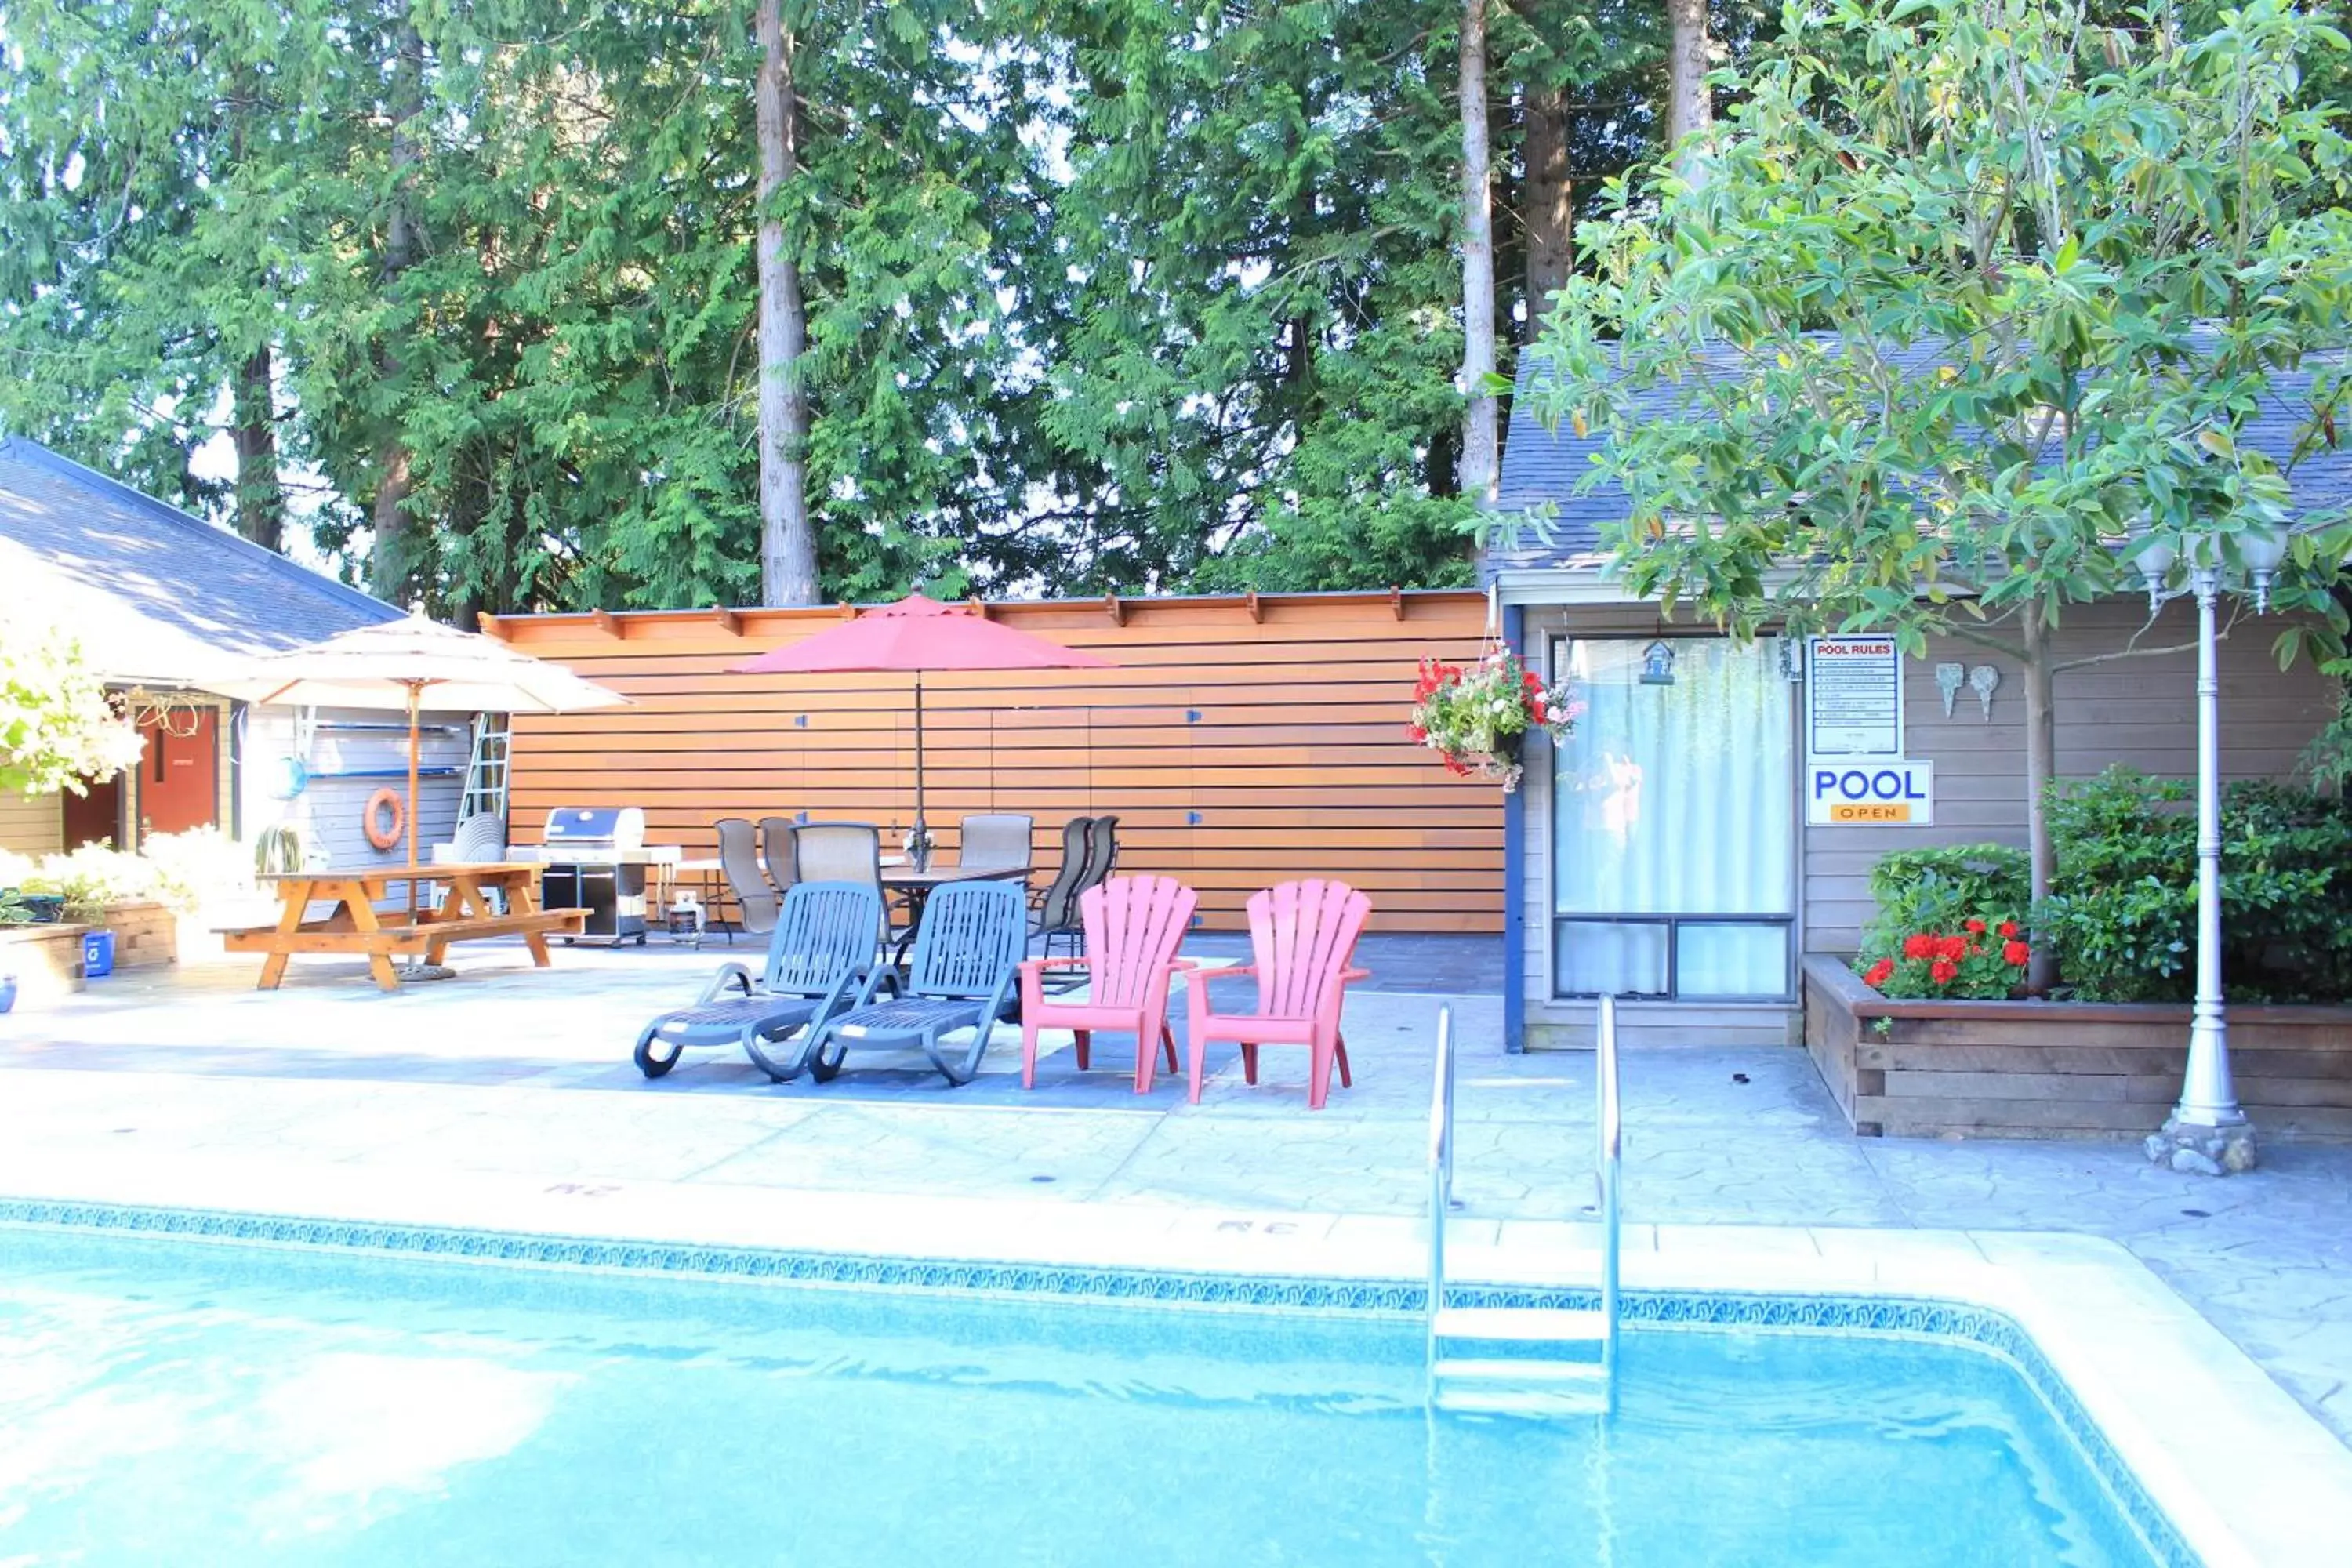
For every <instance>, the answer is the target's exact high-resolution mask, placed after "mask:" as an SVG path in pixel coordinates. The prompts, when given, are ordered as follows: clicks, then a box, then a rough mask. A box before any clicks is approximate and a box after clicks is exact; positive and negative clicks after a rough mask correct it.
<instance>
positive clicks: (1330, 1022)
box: [1184, 879, 1372, 1110]
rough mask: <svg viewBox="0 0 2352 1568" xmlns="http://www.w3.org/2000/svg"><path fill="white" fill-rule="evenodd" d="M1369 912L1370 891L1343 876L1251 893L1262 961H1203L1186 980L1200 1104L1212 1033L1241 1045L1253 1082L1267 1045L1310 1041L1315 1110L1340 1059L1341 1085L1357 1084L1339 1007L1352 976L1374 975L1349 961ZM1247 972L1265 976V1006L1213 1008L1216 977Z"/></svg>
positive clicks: (1260, 982) (1310, 1099)
mask: <svg viewBox="0 0 2352 1568" xmlns="http://www.w3.org/2000/svg"><path fill="white" fill-rule="evenodd" d="M1371 912H1372V901H1371V900H1370V899H1368V898H1366V897H1364V895H1363V894H1361V893H1360V892H1358V891H1356V890H1355V889H1353V888H1350V887H1349V886H1348V885H1347V884H1346V883H1344V882H1326V881H1321V880H1315V879H1310V880H1307V881H1304V882H1285V883H1283V884H1281V885H1280V886H1279V887H1275V888H1269V889H1266V890H1265V891H1264V892H1260V893H1253V894H1251V895H1250V901H1249V927H1250V953H1251V956H1252V958H1253V959H1254V960H1255V962H1254V963H1251V964H1250V965H1249V966H1248V967H1247V968H1244V969H1203V970H1202V971H1200V972H1199V973H1196V974H1195V975H1194V976H1193V977H1192V984H1189V985H1187V986H1186V987H1185V988H1184V1007H1185V1025H1186V1028H1185V1034H1186V1041H1185V1044H1186V1046H1187V1047H1188V1049H1189V1050H1190V1051H1191V1053H1192V1103H1193V1104H1195V1105H1198V1104H1200V1103H1201V1066H1202V1057H1203V1056H1204V1055H1205V1053H1206V1052H1207V1050H1208V1047H1209V1042H1210V1041H1212V1040H1230V1041H1232V1042H1233V1043H1234V1044H1235V1045H1237V1046H1239V1047H1241V1048H1242V1076H1243V1077H1244V1079H1247V1080H1248V1081H1249V1082H1251V1083H1255V1082H1257V1051H1258V1047H1260V1046H1305V1047H1307V1049H1308V1051H1309V1053H1310V1056H1309V1059H1308V1063H1307V1109H1308V1110H1322V1109H1323V1101H1324V1100H1325V1099H1326V1098H1327V1097H1328V1095H1329V1093H1330V1089H1331V1068H1332V1067H1333V1066H1334V1065H1335V1064H1336V1065H1337V1066H1338V1067H1339V1082H1340V1084H1341V1085H1342V1086H1344V1087H1348V1088H1353V1087H1354V1085H1355V1081H1356V1080H1355V1079H1354V1078H1353V1077H1352V1076H1351V1075H1350V1074H1349V1071H1348V1042H1347V1040H1346V1039H1345V1038H1344V1037H1342V1036H1341V1035H1340V1033H1339V1008H1340V1005H1341V1004H1342V1003H1343V1002H1344V1001H1345V1000H1346V996H1347V990H1348V984H1349V982H1350V981H1354V980H1362V979H1365V978H1366V977H1367V976H1366V974H1365V972H1364V971H1363V970H1360V969H1355V968H1351V967H1349V959H1350V958H1351V957H1352V956H1353V954H1354V952H1355V950H1356V939H1357V938H1358V937H1360V936H1361V935H1362V934H1363V931H1364V921H1365V920H1366V919H1367V918H1369V917H1370V914H1371ZM1244 975H1246V976H1248V977H1249V978H1251V979H1254V980H1255V981H1256V982H1257V1011H1256V1012H1255V1013H1212V1012H1211V1011H1209V989H1210V986H1211V985H1212V984H1214V983H1216V982H1218V981H1221V980H1228V979H1235V978H1239V977H1241V976H1244Z"/></svg>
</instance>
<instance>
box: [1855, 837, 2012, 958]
mask: <svg viewBox="0 0 2352 1568" xmlns="http://www.w3.org/2000/svg"><path fill="white" fill-rule="evenodd" d="M1870 896H1871V898H1872V899H1873V900H1875V901H1876V903H1877V906H1878V912H1877V914H1876V915H1874V917H1873V918H1872V920H1871V922H1870V925H1869V927H1868V929H1867V930H1865V931H1864V933H1863V950H1864V952H1866V953H1872V954H1883V953H1885V952H1892V951H1893V950H1895V948H1896V947H1898V946H1899V945H1900V944H1901V943H1902V941H1903V939H1904V937H1906V936H1907V935H1909V934H1911V933H1913V932H1915V931H1958V930H1959V929H1961V923H1962V922H1963V921H1967V920H1969V918H1970V917H1977V918H1982V919H1988V920H1990V921H1991V922H1992V923H1993V924H1994V925H1996V926H1998V924H1999V923H2000V921H2004V920H2015V919H2018V918H2020V917H2021V916H2022V915H2023V913H2024V911H2025V908H2026V905H2027V904H2028V903H2029V902H2030V901H2031V895H2030V894H2029V892H2028V891H2027V883H2026V860H2025V851H2023V850H2022V849H2017V848H2012V847H2010V846H2009V845H2006V844H1956V845H1951V846H1948V847H1939V848H1934V849H1900V850H1896V851H1895V852H1894V853H1892V854H1888V855H1882V856H1880V857H1879V858H1878V860H1877V862H1876V863H1875V864H1874V865H1873V866H1872V867H1871V868H1870Z"/></svg>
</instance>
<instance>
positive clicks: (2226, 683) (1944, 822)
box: [1519, 600, 2333, 1046]
mask: <svg viewBox="0 0 2352 1568" xmlns="http://www.w3.org/2000/svg"><path fill="white" fill-rule="evenodd" d="M1526 617H1527V618H1526V627H1527V639H1528V656H1529V658H1531V659H1533V658H1541V657H1542V656H1543V653H1544V650H1545V649H1546V648H1547V647H1549V639H1550V638H1551V637H1553V636H1554V635H1557V634H1559V633H1563V632H1569V633H1573V634H1576V635H1582V636H1590V637H1642V636H1650V635H1656V634H1659V633H1663V632H1666V631H1671V630H1676V629H1680V630H1683V631H1685V632H1686V631H1688V630H1689V629H1690V628H1689V627H1688V626H1682V627H1679V628H1677V627H1675V626H1672V625H1671V624H1669V623H1667V622H1665V621H1664V620H1662V619H1661V618H1659V616H1657V615H1655V614H1654V612H1650V611H1646V610H1644V609H1643V608H1642V607H1640V606H1632V605H1605V606H1601V605H1594V606H1587V605H1528V607H1527V612H1526ZM2146 621H2147V605H2146V603H2145V601H2141V600H2115V601H2110V602H2107V603H2104V604H2099V605H2079V606H2076V607H2074V609H2072V610H2070V611H2069V612H2068V615H2067V616H2066V619H2065V621H2064V623H2063V626H2062V627H2061V628H2060V631H2059V634H2058V639H2057V642H2058V649H2059V656H2060V658H2062V659H2067V658H2084V657H2086V656H2089V655H2093V654H2100V653H2107V652H2112V651H2115V650H2117V649H2119V648H2122V647H2126V646H2127V645H2129V644H2130V643H2131V642H2132V641H2133V638H2134V636H2135V634H2137V641H2138V646H2140V647H2147V648H2172V647H2177V646H2178V645H2180V644H2185V643H2189V642H2191V641H2193V639H2194V637H2195V635H2196V618H2195V609H2194V607H2193V606H2191V605H2182V604H2179V603H2175V604H2172V605H2167V606H2166V608H2165V611H2164V613H2163V614H2162V615H2161V616H2159V617H2158V620H2157V622H2156V623H2155V625H2153V626H2147V627H2146V629H2145V630H2142V627H2143V626H2144V624H2145V623H2146ZM2282 625H2283V623H2281V622H2280V621H2278V620H2276V619H2274V618H2270V619H2265V618H2258V617H2256V616H2252V614H2247V615H2244V616H2241V617H2240V619H2239V621H2238V623H2237V626H2236V627H2235V629H2234V630H2233V631H2232V633H2231V635H2230V636H2229V637H2228V638H2227V639H2226V640H2224V641H2223V642H2222V644H2221V767H2222V772H2223V773H2224V775H2225V776H2227V777H2230V778H2274V777H2279V776H2283V775H2284V774H2286V773H2291V772H2292V771H2293V770H2294V765H2295V761H2296V759H2297V758H2298V757H2299V756H2300V755H2301V754H2302V752H2303V750H2304V748H2305V746H2306V745H2308V744H2309V743H2310V742H2311V738H2312V737H2313V735H2315V733H2316V732H2317V731H2318V730H2319V727H2320V726H2321V725H2322V724H2323V723H2325V722H2326V719H2327V716H2328V713H2329V712H2330V710H2331V703H2332V700H2333V694H2332V690H2331V689H2330V686H2329V683H2328V682H2327V681H2326V680H2325V679H2323V678H2321V676H2320V675H2319V674H2318V672H2317V671H2316V670H2315V669H2314V668H2312V667H2311V665H2310V664H2309V662H2308V661H2305V662H2303V663H2299V664H2298V665H2297V666H2296V668H2294V669H2292V670H2289V671H2285V672H2284V673H2283V672H2281V671H2280V669H2279V668H2278V665H2277V661H2276V659H2275V658H2274V657H2273V654H2272V651H2271V644H2272V640H2273V637H2275V636H2276V635H2277V634H2278V632H2279V631H2280V630H2281V629H2282ZM1939 662H1954V663H1959V664H1963V665H1966V666H1968V667H1969V668H1975V667H1976V666H1978V665H1980V664H1990V665H1991V666H1992V667H1993V668H1996V669H1998V670H2000V678H2001V679H2000V687H1999V688H1998V689H1996V690H1995V691H1994V693H1993V701H1992V717H1991V719H1990V721H1987V720H1986V719H1985V718H1984V716H1983V710H1982V708H1981V707H1980V706H1979V703H1978V701H1977V698H1976V695H1975V693H1974V692H1972V691H1969V690H1968V689H1966V688H1965V687H1964V688H1963V689H1961V691H1960V693H1959V695H1958V698H1957V700H1955V701H1954V703H1953V707H1952V716H1951V717H1950V718H1948V719H1947V718H1946V717H1945V716H1944V703H1943V697H1942V694H1941V693H1940V692H1938V691H1937V689H1936V666H1937V664H1938V663H1939ZM2196 671H2197V658H2196V654H2195V653H2194V651H2193V650H2188V649H2183V650H2181V651H2177V652H2169V653H2147V654H2141V655H2137V656H2135V657H2133V658H2121V659H2112V660H2108V661H2106V662H2104V663H2100V664H2094V665H2087V666H2084V667H2082V668H2076V669H2073V670H2067V671H2064V672H2062V673H2061V674H2060V675H2059V676H2058V677H2057V678H2056V699H2057V718H2058V772H2059V774H2060V776H2061V777H2067V778H2082V777H2087V776H2089V775H2090V774H2093V773H2097V772H2098V771H2099V770H2100V769H2102V768H2104V767H2105V766H2107V765H2108V764H2109V763H2127V764H2129V765H2131V766H2133V767H2137V768H2142V769H2145V770H2147V771H2148V772H2150V773H2163V774H2168V775H2174V776H2186V775H2187V774H2189V773H2191V772H2193V771H2194V770H2195V768H2196V764H2197V730H2196ZM1904 699H1905V708H1904V723H1905V746H1906V750H1907V752H1909V754H1910V755H1911V756H1912V757H1913V758H1914V759H1916V760H1920V761H1930V762H1933V763H1935V764H1936V825H1935V826H1933V827H1911V828H1906V827H1810V828H1804V829H1801V832H1802V835H1803V837H1802V842H1801V846H1800V853H1799V858H1798V879H1799V885H1800V888H1801V897H1800V899H1799V903H1798V921H1799V936H1800V944H1801V948H1802V950H1803V951H1804V952H1831V953H1841V954H1843V953H1850V952H1853V949H1854V946H1855V944H1856V943H1857V942H1859V940H1860V935H1861V928H1862V926H1863V924H1864V922H1865V921H1867V920H1868V919H1869V918H1870V915H1871V911H1872V904H1871V900H1870V887H1869V876H1870V868H1871V866H1872V864H1873V863H1874V861H1875V860H1876V859H1877V858H1878V857H1879V856H1881V855H1883V854H1885V853H1886V852H1887V851H1888V850H1891V849H1903V848H1916V847H1924V846H1927V845H1938V844H1975V843H1988V842H1998V843H2005V844H2015V845H2022V844H2023V843H2024V842H2025V728H2024V721H2025V694H2024V687H2023V684H2022V681H2021V678H2020V676H2019V673H2018V670H2017V667H2016V661H2015V660H2013V659H2011V658H2007V657H2006V656H2003V655H2000V654H1995V653H1993V652H1992V651H1991V650H1990V649H1987V648H1984V647H1978V646H1975V645H1973V644H1969V643H1962V642H1957V641H1954V642H1946V643H1938V644H1936V645H1932V646H1931V647H1930V649H1929V652H1928V656H1927V658H1924V659H1906V660H1905V661H1904ZM1801 706H1802V704H1801V693H1800V710H1801ZM1799 750H1800V752H1801V750H1802V748H1801V746H1800V748H1799ZM1799 763H1800V765H1801V763H1802V757H1801V756H1800V758H1799ZM1528 764H1529V765H1528V773H1527V778H1526V781H1525V782H1524V783H1523V784H1521V785H1520V788H1521V790H1522V791H1523V792H1524V793H1525V795H1526V797H1527V799H1526V813H1527V817H1526V821H1527V849H1526V853H1527V879H1526V904H1525V914H1526V919H1525V922H1524V926H1525V942H1524V946H1523V949H1522V952H1521V953H1520V955H1519V958H1520V963H1521V964H1522V966H1523V973H1524V974H1525V976H1526V986H1527V1021H1528V1039H1529V1043H1530V1044H1534V1045H1538V1046H1540V1045H1570V1044H1580V1043H1586V1042H1589V1040H1590V1037H1591V1016H1592V1009H1591V1005H1590V1004H1587V1003H1561V1002H1554V1001H1552V1000H1551V999H1550V997H1551V973H1552V966H1551V922H1552V914H1551V885H1550V877H1549V870H1550V865H1551V857H1552V852H1553V844H1552V832H1551V770H1550V765H1549V752H1548V751H1535V750H1531V752H1530V753H1529V758H1528ZM1622 1016H1623V1018H1624V1022H1625V1026H1626V1031H1627V1037H1628V1040H1629V1042H1631V1043H1643V1042H1644V1041H1645V1040H1654V1041H1657V1042H1673V1043H1682V1044H1736V1043H1748V1044H1761V1043H1768V1042H1769V1043H1780V1042H1784V1041H1788V1040H1790V1039H1792V1038H1794V1036H1793V1034H1792V1032H1791V1031H1792V1030H1793V1029H1794V1028H1795V1026H1796V1020H1797V1010H1796V1008H1795V1007H1794V1005H1790V1006H1788V1007H1730V1006H1706V1005H1689V1006H1680V1007H1672V1006H1658V1005H1644V1006H1643V1007H1641V1008H1639V1009H1636V1008H1633V1007H1628V1008H1626V1009H1625V1010H1624V1012H1623V1015H1622Z"/></svg>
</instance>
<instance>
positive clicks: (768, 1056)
mask: <svg viewBox="0 0 2352 1568" xmlns="http://www.w3.org/2000/svg"><path fill="white" fill-rule="evenodd" d="M881 921H882V900H881V897H880V895H879V894H877V893H876V892H875V891H874V889H871V888H861V887H857V886H856V885H855V884H853V883H848V882H796V883H794V884H793V886H792V888H791V889H789V890H787V891H786V892H785V894H784V898H783V906H782V909H781V910H779V911H778V913H777V916H776V928H775V930H774V931H773V932H772V933H771V934H770V936H769V938H768V964H767V972H766V973H764V974H761V976H759V977H758V979H757V980H754V979H753V977H752V974H751V971H750V970H748V969H746V968H744V967H743V965H741V964H740V963H729V964H725V965H722V966H721V967H720V969H719V973H717V974H715V975H713V976H712V977H711V980H710V984H708V985H706V986H704V987H703V988H702V995H701V996H700V997H699V998H698V1000H697V1001H696V1003H695V1005H693V1006H691V1007H684V1008H680V1009H679V1010H678V1011H677V1012H675V1013H665V1014H663V1015H662V1016H660V1017H658V1018H656V1019H655V1020H654V1021H653V1022H652V1023H650V1024H647V1025H646V1027H645V1032H644V1033H643V1034H640V1035H639V1036H638V1037H637V1051H636V1059H637V1070H638V1071H640V1072H642V1073H644V1074H645V1075H646V1077H647V1078H659V1077H661V1076H662V1075H663V1074H664V1073H666V1072H667V1071H669V1069H670V1068H674V1067H676V1066H677V1059H678V1058H679V1057H681V1056H683V1055H685V1053H686V1047H688V1046H740V1047H742V1050H743V1054H744V1055H745V1056H748V1057H750V1058H751V1060H752V1062H753V1063H754V1064H755V1065H756V1066H758V1067H759V1068H761V1070H763V1071H764V1072H766V1073H767V1075H768V1076H769V1077H770V1078H772V1079H775V1080H776V1081H777V1082H778V1083H782V1082H783V1081H784V1080H785V1079H789V1078H793V1077H796V1076H798V1075H799V1073H800V1072H801V1071H802V1070H803V1068H806V1067H807V1066H808V1054H809V1047H810V1046H811V1044H813V1043H814V1040H815V1038H816V1032H817V1030H818V1028H819V1027H820V1026H823V1025H824V1022H825V1020H826V1019H828V1018H830V1017H832V1016H834V1015H835V1014H836V1013H839V1012H841V1011H842V1010H844V1009H845V1008H847V1007H850V1006H852V1005H856V1004H858V1003H862V1002H865V1001H867V1000H869V999H870V998H871V997H872V995H873V992H874V985H875V981H876V979H877V976H878V975H879V974H880V973H881V971H882V966H881V961H880V957H879V955H878V953H877V949H876V945H875V940H874V938H875V932H876V931H877V929H878V928H879V926H880V924H881ZM730 989H731V990H732V991H734V992H735V993H736V994H733V995H726V994H724V993H726V992H728V991H730ZM803 1026H806V1027H805V1032H804V1033H803V1034H802V1036H801V1038H800V1039H799V1040H798V1041H796V1042H793V1044H791V1045H790V1046H789V1047H787V1046H786V1045H785V1042H786V1041H787V1040H789V1039H790V1038H791V1036H792V1035H793V1031H794V1030H798V1029H802V1028H803Z"/></svg>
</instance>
